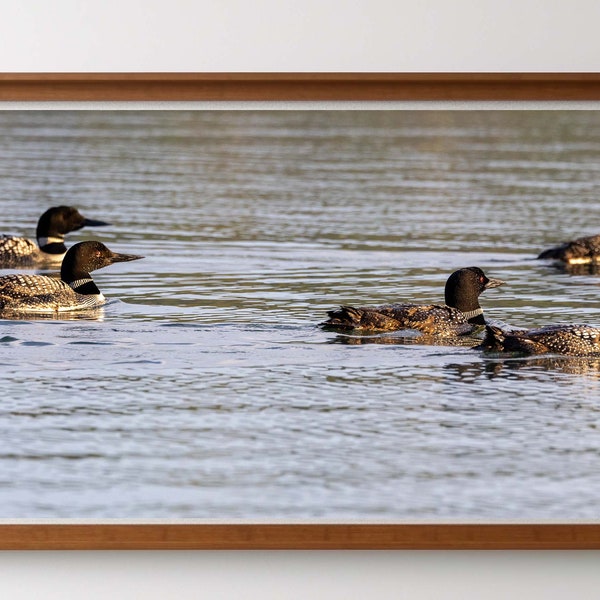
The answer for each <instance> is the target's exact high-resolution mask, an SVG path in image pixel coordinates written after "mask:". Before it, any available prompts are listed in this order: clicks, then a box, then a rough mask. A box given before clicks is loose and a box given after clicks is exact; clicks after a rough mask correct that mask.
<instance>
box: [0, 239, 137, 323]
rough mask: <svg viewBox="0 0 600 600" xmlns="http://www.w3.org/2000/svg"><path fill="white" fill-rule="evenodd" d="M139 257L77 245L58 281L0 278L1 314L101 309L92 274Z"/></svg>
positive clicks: (97, 245) (98, 245)
mask: <svg viewBox="0 0 600 600" xmlns="http://www.w3.org/2000/svg"><path fill="white" fill-rule="evenodd" d="M138 258H143V257H142V256H135V255H133V254H117V253H116V252H112V251H110V250H109V249H108V248H107V247H106V246H105V245H104V244H101V243H100V242H80V243H78V244H75V245H74V246H73V247H72V248H70V249H69V250H68V251H67V253H66V255H65V258H64V260H63V262H62V266H61V271H60V279H57V278H55V277H47V276H45V275H21V274H18V275H5V276H3V277H0V314H5V313H11V312H18V313H57V312H65V311H73V310H82V309H89V308H95V307H97V306H101V305H102V304H104V303H105V302H106V299H105V298H104V295H103V294H102V293H101V292H100V290H99V289H98V287H97V286H96V284H95V283H94V280H93V279H92V278H91V276H90V272H91V271H96V270H98V269H101V268H102V267H106V266H108V265H111V264H112V263H115V262H124V261H129V260H137V259H138Z"/></svg>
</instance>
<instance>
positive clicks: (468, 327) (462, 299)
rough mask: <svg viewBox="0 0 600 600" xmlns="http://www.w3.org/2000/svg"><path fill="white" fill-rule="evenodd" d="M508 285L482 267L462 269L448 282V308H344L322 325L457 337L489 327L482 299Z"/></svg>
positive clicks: (334, 313) (327, 327)
mask: <svg viewBox="0 0 600 600" xmlns="http://www.w3.org/2000/svg"><path fill="white" fill-rule="evenodd" d="M503 283H505V282H504V281H502V280H501V279H490V278H488V277H486V275H485V273H484V272H483V271H482V270H481V269H480V268H479V267H467V268H465V269H459V270H458V271H455V272H454V273H452V275H450V277H449V278H448V281H447V282H446V290H445V300H446V304H445V305H443V306H442V305H437V304H431V305H421V304H385V305H382V306H374V307H362V308H355V307H353V306H341V307H340V308H339V309H337V310H331V311H329V312H328V313H327V314H328V315H329V320H327V321H325V322H324V323H321V326H323V327H325V328H326V329H333V330H338V331H339V330H343V331H348V330H368V331H397V330H400V329H416V330H417V331H420V332H422V333H423V334H425V335H433V336H439V337H453V336H458V335H466V334H469V333H472V332H473V331H474V330H475V329H476V328H477V326H478V325H479V326H481V325H485V319H484V318H483V309H482V308H481V306H479V295H480V294H481V293H482V292H484V291H485V290H487V289H490V288H495V287H498V286H499V285H502V284H503Z"/></svg>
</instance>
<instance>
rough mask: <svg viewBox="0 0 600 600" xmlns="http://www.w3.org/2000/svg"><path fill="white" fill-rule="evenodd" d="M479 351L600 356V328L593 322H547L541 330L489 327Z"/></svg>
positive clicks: (478, 347)
mask: <svg viewBox="0 0 600 600" xmlns="http://www.w3.org/2000/svg"><path fill="white" fill-rule="evenodd" d="M477 349H479V350H487V351H492V352H518V353H522V354H564V355H566V356H600V329H599V328H598V327H591V326H590V325H547V326H546V327H540V328H539V329H525V330H518V331H510V332H506V331H503V330H502V329H500V328H499V327H494V326H492V325H487V326H486V333H485V338H484V340H483V342H482V344H481V345H480V346H477Z"/></svg>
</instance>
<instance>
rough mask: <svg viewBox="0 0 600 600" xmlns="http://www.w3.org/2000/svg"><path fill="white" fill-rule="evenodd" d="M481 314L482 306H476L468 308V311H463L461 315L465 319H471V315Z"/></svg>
mask: <svg viewBox="0 0 600 600" xmlns="http://www.w3.org/2000/svg"><path fill="white" fill-rule="evenodd" d="M482 314H483V308H481V307H479V308H476V309H475V310H470V311H469V312H464V313H463V316H464V317H465V319H466V320H467V321H469V320H471V319H472V318H473V317H477V316H479V315H482Z"/></svg>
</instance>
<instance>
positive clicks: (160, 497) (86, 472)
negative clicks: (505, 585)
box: [0, 73, 600, 549]
mask: <svg viewBox="0 0 600 600" xmlns="http://www.w3.org/2000/svg"><path fill="white" fill-rule="evenodd" d="M598 99H600V76H599V75H596V74H576V73H572V74H550V73H547V74H526V73H521V74H514V73H513V74H510V73H508V74H506V73H505V74H472V73H471V74H442V73H440V74H392V73H382V74H378V73H369V74H360V73H358V74H340V73H337V74H336V73H334V74H331V73H330V74H328V73H320V74H316V73H313V74H264V73H263V74H261V73H248V74H235V73H228V74H215V73H213V74H185V73H180V74H164V73H163V74H161V73H154V74H153V73H145V74H141V73H137V74H60V73H59V74H6V73H5V74H1V75H0V100H1V101H4V102H15V101H16V102H20V103H24V104H19V105H18V106H16V107H11V109H10V110H3V111H1V112H0V146H1V150H0V152H1V154H0V156H1V157H2V161H1V163H0V165H1V166H0V168H1V169H2V177H1V178H0V186H1V193H2V198H3V207H4V211H5V212H4V218H3V225H2V229H1V230H0V234H4V236H5V237H4V238H2V237H0V250H2V249H3V247H5V246H7V245H8V242H7V241H6V240H11V241H10V247H11V252H12V254H11V257H12V258H10V260H9V259H8V258H7V259H6V260H5V262H4V263H2V264H1V265H0V268H2V272H1V273H0V310H1V312H0V326H1V328H2V331H1V332H0V342H1V344H0V350H1V351H2V373H3V375H2V381H3V390H4V399H5V400H4V402H3V404H2V417H1V420H0V422H1V423H2V430H3V435H2V454H1V458H0V465H1V468H0V473H2V481H3V484H2V487H1V490H0V519H2V520H1V521H0V548H2V549H575V548H577V549H597V548H600V521H599V520H598V514H597V500H598V496H599V494H600V476H599V475H598V469H597V459H598V452H599V451H600V444H599V442H598V436H597V429H598V414H599V413H598V402H599V396H598V388H599V385H600V351H598V352H596V351H595V350H594V349H593V348H592V350H591V351H590V352H579V353H576V352H574V354H579V355H577V356H569V355H565V354H564V353H561V352H557V351H552V347H551V348H550V350H548V349H547V348H546V350H545V351H544V350H543V349H542V350H539V348H538V347H537V346H536V348H537V349H538V350H539V351H528V352H525V351H523V348H521V347H519V348H515V347H513V346H511V347H508V348H502V349H500V350H503V351H500V350H499V349H498V348H496V347H490V346H489V345H488V347H482V346H485V341H484V340H487V339H488V338H487V337H486V336H488V335H489V333H490V331H489V330H488V332H487V333H486V330H485V325H486V324H487V325H491V326H493V327H495V328H496V329H498V330H500V331H503V332H508V333H507V335H508V334H510V333H511V332H514V331H521V330H530V329H534V328H540V327H546V326H548V325H552V324H556V323H577V324H580V323H585V324H588V325H591V326H593V325H594V324H596V325H598V324H600V319H599V318H598V315H597V310H596V307H597V291H598V284H599V279H598V270H597V264H596V263H595V262H594V260H592V261H591V262H590V261H583V260H580V261H574V262H575V263H576V264H571V265H570V264H568V261H565V260H559V258H557V256H554V255H553V256H552V257H550V258H539V256H540V254H542V253H543V251H545V250H547V249H548V248H552V247H556V246H559V245H560V244H563V243H565V242H568V241H569V240H576V239H578V238H581V237H582V236H593V235H595V234H599V233H600V230H599V229H598V228H599V227H600V225H599V223H600V204H599V203H598V200H597V195H598V194H597V192H598V177H599V174H600V170H599V168H598V165H597V162H598V161H597V155H598V148H599V147H600V112H598V111H597V110H596V108H595V106H594V105H593V104H588V103H587V102H588V101H597V100H598ZM448 100H452V101H458V102H462V103H465V102H475V104H471V105H469V104H461V105H460V106H458V107H457V106H452V105H442V104H441V103H442V102H443V101H448ZM103 101H110V102H115V101H118V102H122V103H126V102H133V104H130V105H125V104H119V106H118V109H116V110H115V109H114V105H107V106H106V108H105V107H100V108H98V106H97V105H95V106H93V107H90V105H88V104H86V102H94V103H97V102H103ZM157 101H161V102H168V103H169V104H168V105H167V108H166V109H165V108H164V106H160V107H159V108H158V109H155V106H153V105H152V104H150V105H148V104H144V106H143V107H142V106H141V105H139V104H137V103H139V102H144V103H152V102H157ZM322 101H328V102H336V105H335V107H334V108H333V109H331V106H327V109H325V108H324V107H322V106H319V105H318V104H317V103H318V102H322ZM528 101H535V102H537V103H538V104H536V105H535V109H534V107H533V106H532V105H529V104H523V102H528ZM562 101H564V102H567V103H566V104H562V105H561V104H560V102H562ZM31 102H34V103H33V104H31ZM38 102H44V103H47V102H59V103H60V104H59V105H56V106H58V109H55V107H54V106H48V105H47V104H44V105H42V106H41V107H40V105H38V104H36V103H38ZM65 102H66V103H68V104H63V103H65ZM194 102H202V103H207V102H210V103H212V104H211V105H210V106H207V105H206V104H203V105H197V106H194V105H191V104H189V103H194ZM256 102H260V103H261V104H260V105H257V104H256ZM280 102H285V103H286V104H285V109H284V108H283V107H282V106H281V105H279V104H278V103H280ZM359 102H365V103H366V104H364V105H360V104H359ZM402 102H408V103H409V104H408V105H403V104H402ZM499 102H508V103H509V104H507V105H506V104H504V105H500V104H499ZM544 102H546V103H548V104H544ZM175 103H180V104H179V105H177V104H175ZM181 103H186V104H185V105H183V104H181ZM228 103H235V104H236V106H235V107H233V108H232V106H230V105H228ZM268 103H272V104H271V105H269V104H268ZM307 103H309V104H307ZM417 103H418V105H417ZM432 103H433V104H432ZM239 104H241V106H240V105H239ZM507 108H508V110H507ZM60 206H68V207H73V208H76V209H77V211H78V214H79V215H80V216H81V220H77V221H76V222H74V223H73V224H71V225H65V224H64V223H63V222H62V221H61V223H62V224H61V225H60V226H59V225H55V226H54V228H52V227H51V226H50V225H48V222H46V221H44V218H43V215H44V214H45V213H46V211H48V210H49V209H50V208H52V207H60ZM48 218H49V217H47V218H46V219H48ZM61 218H63V217H61ZM83 219H85V220H83ZM22 237H23V238H29V239H31V242H27V244H29V245H28V246H27V247H28V248H29V250H28V251H30V252H33V253H34V255H35V257H37V258H34V259H32V260H31V261H29V262H27V261H24V260H21V259H20V258H19V259H15V258H14V256H15V253H17V254H18V253H20V252H23V250H22V248H23V247H24V246H23V244H25V242H23V243H21V242H19V244H21V245H18V244H17V242H14V241H13V240H15V239H17V238H18V239H20V238H22ZM97 243H100V246H92V244H97ZM2 244H4V246H2ZM63 244H64V249H67V254H66V255H65V256H67V257H69V258H70V260H67V258H65V260H64V261H63V262H62V265H61V261H60V260H59V261H58V262H57V261H55V260H54V261H52V260H49V259H48V253H50V254H52V253H54V254H56V255H60V257H61V258H62V256H63V253H64V250H63V249H62V248H63V246H62V245H63ZM80 244H83V245H80ZM59 246H60V248H59ZM74 246H77V247H78V248H80V249H81V248H84V249H87V248H92V247H93V249H94V252H95V253H96V255H95V256H94V258H93V260H92V258H90V257H87V255H86V257H85V258H79V257H77V258H76V257H75V253H74V252H70V250H69V249H70V248H72V247H74ZM14 248H17V250H14ZM32 248H33V249H32ZM57 248H58V249H57ZM98 248H100V250H98ZM104 248H107V250H106V251H105V250H104ZM81 252H83V250H81ZM103 252H105V254H103V255H102V256H100V255H101V254H102V253H103ZM40 256H41V257H42V259H43V260H42V259H40V260H39V261H38V259H39V258H40ZM99 257H100V258H99ZM142 257H143V258H142ZM133 259H136V260H133ZM137 259H140V260H137ZM0 260H3V258H2V253H1V252H0ZM11 261H12V262H11ZM36 261H37V262H36ZM93 261H96V262H93ZM98 261H100V262H98ZM113 262H114V263H120V264H115V265H114V266H110V267H109V268H107V269H106V270H102V271H100V270H99V269H100V268H103V267H108V266H109V265H110V264H111V263H113ZM473 267H476V268H478V269H481V277H482V279H481V280H480V281H481V282H482V288H481V289H480V290H478V292H477V295H476V297H475V309H474V311H471V309H469V310H463V311H462V312H463V314H466V315H467V317H464V319H465V321H464V322H463V321H461V322H460V324H459V325H460V326H459V327H458V329H452V332H451V334H447V332H446V330H445V329H444V332H443V333H441V334H440V333H439V331H438V330H436V331H434V332H433V333H432V331H429V330H427V331H425V333H424V330H419V329H418V327H417V326H412V325H411V324H410V323H409V324H406V323H405V324H403V325H402V324H400V317H399V316H398V315H397V313H395V312H389V311H388V312H386V310H388V309H385V310H383V308H382V307H387V306H389V305H390V304H391V305H394V306H395V305H397V304H401V305H402V306H404V305H405V304H410V305H411V306H418V307H421V308H420V310H422V311H426V319H428V320H431V319H434V316H432V315H433V314H434V312H435V311H436V310H437V309H439V308H440V307H443V306H444V305H449V306H450V307H451V308H452V309H453V310H458V309H456V308H455V305H453V304H452V300H450V299H449V298H451V295H452V291H451V290H452V284H451V276H452V274H453V273H457V272H459V271H461V270H464V269H470V268H473ZM96 271H98V272H96ZM16 275H24V276H25V277H24V278H23V277H21V278H20V279H19V278H17V277H15V276H16ZM40 276H41V277H45V278H48V277H50V278H52V281H53V282H57V281H58V279H59V278H62V281H63V283H64V285H65V286H67V287H69V286H70V290H74V292H75V295H74V296H73V297H72V296H71V295H69V294H67V295H66V296H62V295H59V296H55V295H52V294H51V293H50V292H49V291H48V290H49V289H50V288H48V287H47V286H50V285H51V284H49V283H47V280H46V279H44V280H43V283H40V282H42V280H40V279H38V278H39V277H40ZM17 281H18V289H16V288H15V287H14V286H15V282H17ZM486 282H487V283H486ZM500 283H502V285H501V286H500ZM9 284H10V285H9ZM52 285H54V283H53V284H52ZM28 286H29V287H28ZM36 286H42V287H41V288H40V287H36ZM56 286H59V284H58V283H56ZM86 286H88V287H86ZM89 286H94V289H93V290H92V291H90V289H91V288H90V287H89ZM496 287H498V289H490V288H496ZM23 288H25V290H23ZM40 289H41V292H40ZM60 289H61V290H62V288H60ZM449 289H450V291H449ZM52 290H54V288H52ZM483 291H485V293H483V294H482V295H481V296H480V297H479V296H478V295H479V294H480V293H482V292H483ZM61 293H62V291H61ZM100 295H101V296H100ZM67 296H68V297H67ZM82 297H86V298H87V299H88V300H89V298H90V297H93V299H94V300H93V302H92V300H90V301H89V302H91V303H92V304H87V305H81V304H77V303H78V302H79V303H81V302H83V301H82V300H81V298H82ZM73 298H75V299H73ZM98 298H100V301H98V302H97V300H98ZM86 301H87V300H86ZM64 302H74V303H75V304H76V306H72V305H69V306H68V307H67V308H65V304H64ZM48 306H51V310H48ZM340 306H343V307H349V308H347V309H343V311H342V312H344V311H345V312H344V317H343V318H342V317H341V316H340V310H339V307H340ZM40 307H41V308H40ZM365 308H366V309H367V311H369V310H374V311H375V313H376V314H377V316H376V317H375V318H374V320H373V318H372V315H373V314H374V313H369V312H367V313H360V310H363V309H365ZM80 309H81V310H80ZM394 310H396V309H394ZM410 310H411V311H412V310H413V309H412V308H411V309H410ZM432 311H433V312H432ZM470 313H473V314H470ZM475 313H476V314H475ZM357 314H358V315H359V317H356V315H357ZM361 314H366V315H367V317H364V318H365V319H367V321H368V323H367V321H361V319H362V318H363V317H362V316H361ZM436 314H437V313H436ZM449 314H450V313H449ZM348 315H350V317H351V318H350V317H348ZM369 315H370V316H369ZM381 315H384V316H383V317H382V316H381ZM346 318H349V319H350V321H344V319H346ZM403 318H404V317H403ZM435 318H437V317H435ZM461 318H462V317H461ZM352 319H354V320H352ZM356 319H358V320H356ZM368 319H371V320H368ZM448 319H449V322H450V325H448V322H444V323H443V324H442V325H443V327H451V328H455V327H457V326H456V319H455V318H454V317H452V318H450V317H448ZM327 321H329V323H327V324H325V325H323V323H325V322H327ZM392 321H393V323H392ZM428 322H429V321H428ZM361 323H363V324H364V323H367V324H366V325H364V326H363V325H361ZM394 324H395V325H394ZM396 325H397V326H396ZM463 325H464V327H463ZM467 330H468V331H467ZM586 331H587V330H586ZM590 331H593V330H590ZM590 336H592V334H591V333H590V334H589V335H588V338H589V337H590ZM536 343H537V342H536ZM591 343H592V345H593V343H597V341H596V342H593V340H592V342H591ZM528 348H529V347H528ZM567 354H568V353H567ZM572 354H573V353H572Z"/></svg>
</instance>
